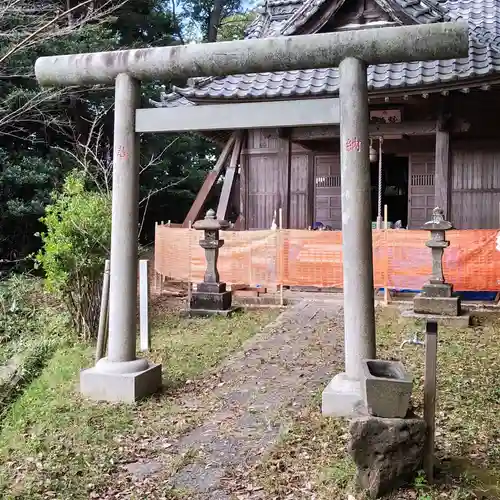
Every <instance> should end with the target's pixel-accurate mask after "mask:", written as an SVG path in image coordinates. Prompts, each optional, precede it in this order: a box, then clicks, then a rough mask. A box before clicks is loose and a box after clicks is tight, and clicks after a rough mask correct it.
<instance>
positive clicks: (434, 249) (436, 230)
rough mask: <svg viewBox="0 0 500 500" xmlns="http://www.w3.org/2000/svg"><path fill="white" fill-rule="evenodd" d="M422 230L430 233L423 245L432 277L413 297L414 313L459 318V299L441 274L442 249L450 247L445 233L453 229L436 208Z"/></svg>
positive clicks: (441, 212) (440, 210) (441, 211)
mask: <svg viewBox="0 0 500 500" xmlns="http://www.w3.org/2000/svg"><path fill="white" fill-rule="evenodd" d="M422 229H426V230H428V231H430V232H431V238H430V240H429V241H427V242H426V243H425V244H426V246H427V247H429V248H430V249H431V254H432V275H431V277H430V279H429V281H428V282H427V283H426V284H425V285H424V286H423V287H422V293H420V294H418V295H417V296H416V297H415V299H414V302H413V308H414V311H415V312H416V313H419V314H438V315H446V316H459V315H460V297H455V296H453V285H451V284H449V283H446V282H445V278H444V273H443V254H444V249H445V248H447V247H448V246H449V245H450V242H449V241H446V239H445V232H446V231H447V230H449V229H453V226H452V224H451V222H448V221H447V220H445V219H444V213H443V210H442V209H440V208H439V207H436V208H435V209H434V210H433V211H432V219H431V220H430V221H428V222H426V223H425V224H424V226H423V228H422Z"/></svg>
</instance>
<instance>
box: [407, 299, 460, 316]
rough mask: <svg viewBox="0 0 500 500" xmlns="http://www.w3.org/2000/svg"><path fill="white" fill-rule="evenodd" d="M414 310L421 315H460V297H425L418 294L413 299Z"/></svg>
mask: <svg viewBox="0 0 500 500" xmlns="http://www.w3.org/2000/svg"><path fill="white" fill-rule="evenodd" d="M413 310H414V311H415V312H416V313H419V314H442V315H443V316H459V315H460V297H425V296H424V295H422V294H418V295H416V296H415V298H414V299H413Z"/></svg>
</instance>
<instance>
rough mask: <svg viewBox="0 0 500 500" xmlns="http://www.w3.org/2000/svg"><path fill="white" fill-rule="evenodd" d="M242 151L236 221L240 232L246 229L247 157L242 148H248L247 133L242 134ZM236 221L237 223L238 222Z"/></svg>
mask: <svg viewBox="0 0 500 500" xmlns="http://www.w3.org/2000/svg"><path fill="white" fill-rule="evenodd" d="M241 144H242V149H241V153H240V215H239V217H238V221H239V223H240V227H241V229H242V230H245V229H248V221H247V210H248V203H247V200H248V180H249V178H248V155H247V154H244V146H247V147H248V131H246V130H245V131H244V132H243V140H242V143H241ZM238 221H237V222H238Z"/></svg>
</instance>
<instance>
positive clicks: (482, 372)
mask: <svg viewBox="0 0 500 500" xmlns="http://www.w3.org/2000/svg"><path fill="white" fill-rule="evenodd" d="M423 328H424V326H423V325H421V324H418V323H415V322H413V321H411V320H407V319H403V318H400V317H399V316H398V315H397V313H395V312H394V311H392V310H390V309H380V310H378V313H377V344H378V345H377V348H378V353H377V355H378V357H380V358H385V359H400V360H401V361H402V362H403V363H404V365H405V366H406V367H407V368H408V369H409V370H410V371H411V372H412V374H413V376H414V393H413V397H412V405H413V407H414V409H415V410H416V412H417V413H418V414H420V415H422V411H423V392H422V389H423V374H424V349H423V348H422V347H418V346H405V347H404V348H403V349H400V344H401V342H402V341H403V340H406V339H407V338H410V337H412V336H413V333H414V332H415V331H420V332H423ZM499 334H500V323H499V322H490V323H484V324H483V325H479V326H476V327H474V328H469V329H467V330H454V329H444V328H442V329H440V330H439V346H438V399H437V421H436V425H437V433H436V445H437V458H438V461H439V463H440V469H439V475H438V478H437V479H438V482H437V483H436V484H435V485H432V486H429V485H428V484H427V483H426V481H425V477H424V476H422V474H420V475H419V476H418V477H417V478H416V479H415V481H414V483H413V484H412V485H409V486H408V487H407V488H406V489H402V490H399V491H398V492H396V493H394V494H393V495H392V496H390V497H387V498H390V499H391V500H405V499H408V500H410V499H411V500H438V499H439V500H442V499H448V500H467V499H470V500H473V499H483V500H486V499H498V498H500V430H499V428H498V423H497V421H498V412H499V410H500V378H499V377H498V371H499V368H500V362H499V361H498V360H499V359H500V342H499V340H498V336H499ZM341 368H342V367H340V366H339V367H332V371H337V370H340V369H341ZM348 438H349V436H348V432H347V423H346V422H345V421H344V420H341V419H334V418H325V417H323V416H322V415H321V409H320V404H319V402H318V401H317V400H315V401H314V402H312V403H311V405H310V406H309V407H308V408H306V409H305V410H304V411H303V412H302V413H301V414H300V415H299V416H298V417H296V418H295V419H294V422H293V424H292V425H291V427H290V429H289V430H288V433H287V435H286V436H285V437H284V438H283V439H282V440H281V442H280V443H279V444H278V445H277V446H276V447H275V449H274V450H273V451H272V452H271V454H270V456H269V457H268V458H267V459H266V460H265V461H264V462H263V463H261V464H259V465H258V466H257V467H256V468H255V470H254V471H253V472H252V474H251V481H252V484H253V485H256V487H263V488H264V490H265V491H266V498H288V496H287V495H290V497H289V498H315V499H316V500H330V499H332V498H338V499H346V498H347V495H348V494H349V493H351V492H352V491H353V489H352V484H353V481H352V480H353V478H354V471H355V469H354V466H353V464H352V462H351V461H350V458H349V456H348V454H347V452H346V444H347V441H348ZM294 495H295V496H294ZM354 497H355V498H356V499H357V500H360V496H359V495H354Z"/></svg>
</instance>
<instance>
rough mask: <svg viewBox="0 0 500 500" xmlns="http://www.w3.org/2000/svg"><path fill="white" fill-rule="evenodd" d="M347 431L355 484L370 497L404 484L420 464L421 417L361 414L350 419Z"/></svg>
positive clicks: (421, 454) (422, 451)
mask: <svg viewBox="0 0 500 500" xmlns="http://www.w3.org/2000/svg"><path fill="white" fill-rule="evenodd" d="M349 432H350V441H349V453H350V455H351V457H352V458H353V460H354V463H355V464H356V484H357V487H358V488H359V489H360V490H362V491H363V492H364V493H365V494H367V495H368V497H369V498H379V497H380V496H382V495H385V494H386V493H389V492H390V491H392V490H394V489H396V488H399V487H401V486H403V485H404V484H405V483H406V482H408V481H411V480H412V478H413V477H414V475H415V474H416V472H417V471H418V470H419V469H420V467H421V465H422V460H423V453H424V444H425V436H426V424H425V422H424V421H423V420H422V419H419V418H378V417H363V418H358V419H354V420H352V421H351V424H350V428H349Z"/></svg>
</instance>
